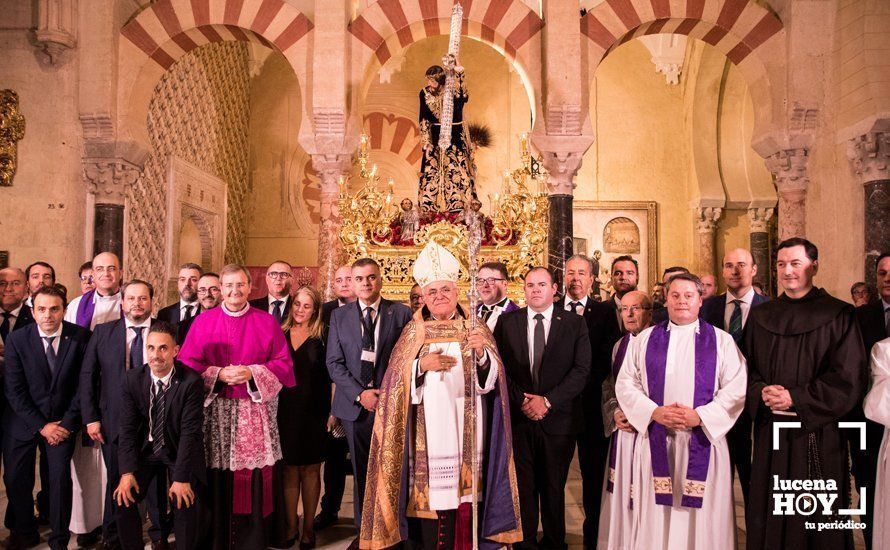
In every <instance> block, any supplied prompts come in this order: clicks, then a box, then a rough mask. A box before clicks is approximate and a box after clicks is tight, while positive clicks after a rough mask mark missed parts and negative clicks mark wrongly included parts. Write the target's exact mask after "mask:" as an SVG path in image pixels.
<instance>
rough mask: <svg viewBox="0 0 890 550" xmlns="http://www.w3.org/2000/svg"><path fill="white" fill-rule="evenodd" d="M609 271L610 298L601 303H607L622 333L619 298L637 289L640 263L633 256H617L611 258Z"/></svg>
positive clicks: (622, 323)
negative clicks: (610, 281) (610, 283)
mask: <svg viewBox="0 0 890 550" xmlns="http://www.w3.org/2000/svg"><path fill="white" fill-rule="evenodd" d="M609 271H610V278H611V280H612V298H611V299H609V300H606V301H605V302H603V303H605V304H606V305H608V306H609V309H611V310H612V312H613V313H614V314H615V319H616V321H617V323H618V328H619V330H620V332H621V334H622V335H623V334H624V333H625V330H624V322H623V321H622V319H621V298H623V297H624V295H625V294H627V293H628V292H633V291H634V290H637V285H639V282H640V265H639V264H638V263H637V261H636V260H635V259H634V258H633V256H628V255H625V256H618V257H617V258H615V259H614V260H612V266H611V267H610V270H609Z"/></svg>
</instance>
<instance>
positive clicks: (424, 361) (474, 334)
mask: <svg viewBox="0 0 890 550" xmlns="http://www.w3.org/2000/svg"><path fill="white" fill-rule="evenodd" d="M467 345H468V346H470V349H472V350H473V352H474V353H475V354H476V357H480V356H482V355H483V354H484V353H485V337H484V336H483V335H482V329H479V328H474V329H473V330H471V331H470V332H469V334H467ZM442 352H443V350H441V349H438V350H436V351H432V352H430V353H427V354H426V355H424V356H423V357H421V358H420V372H422V373H424V372H429V371H433V372H445V371H447V370H451V368H453V367H454V366H455V365H457V359H455V358H454V357H451V356H450V355H445V354H444V353H442Z"/></svg>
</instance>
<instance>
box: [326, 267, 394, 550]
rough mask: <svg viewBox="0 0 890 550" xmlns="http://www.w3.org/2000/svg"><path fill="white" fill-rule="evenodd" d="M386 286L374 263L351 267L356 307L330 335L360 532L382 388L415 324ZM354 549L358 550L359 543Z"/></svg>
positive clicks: (342, 313)
mask: <svg viewBox="0 0 890 550" xmlns="http://www.w3.org/2000/svg"><path fill="white" fill-rule="evenodd" d="M382 287H383V279H382V278H381V277H380V266H379V265H378V264H377V262H376V261H374V260H372V259H371V258H361V259H359V260H357V261H356V262H355V263H353V264H352V288H353V292H354V293H355V295H356V298H357V300H356V303H355V304H354V305H353V304H349V305H348V306H344V307H341V308H338V309H335V310H334V311H333V313H331V325H330V329H329V330H328V346H327V359H326V361H327V367H328V372H329V373H330V375H331V380H332V381H333V382H334V384H336V386H337V389H336V390H335V391H334V399H333V401H332V403H331V414H333V415H334V416H336V417H337V418H339V419H340V420H341V422H342V423H343V427H344V428H345V429H346V439H347V441H348V442H349V452H350V454H351V456H352V474H353V479H354V481H355V490H354V492H353V497H352V500H353V505H354V507H355V516H354V517H355V527H356V529H361V525H362V522H361V516H362V504H363V503H364V497H365V478H366V477H367V473H368V454H369V453H370V450H371V432H372V430H373V429H374V410H375V409H376V408H377V399H378V396H379V395H380V389H379V388H380V384H381V383H382V382H383V374H384V372H385V371H386V367H387V365H388V364H389V356H390V354H391V353H392V348H393V346H395V343H396V340H398V339H399V336H401V334H402V329H403V328H405V325H407V324H408V322H409V321H410V320H411V310H410V309H409V308H408V306H406V305H404V304H399V303H396V302H392V301H390V300H387V299H385V298H382V297H381V296H380V290H381V289H382ZM352 545H354V546H355V547H356V548H358V539H355V540H354V541H353V542H352Z"/></svg>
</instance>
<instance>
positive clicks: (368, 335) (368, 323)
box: [361, 307, 375, 387]
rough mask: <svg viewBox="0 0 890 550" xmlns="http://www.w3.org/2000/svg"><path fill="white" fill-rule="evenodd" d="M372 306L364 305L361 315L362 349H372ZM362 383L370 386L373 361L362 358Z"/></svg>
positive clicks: (372, 375) (372, 377) (372, 378)
mask: <svg viewBox="0 0 890 550" xmlns="http://www.w3.org/2000/svg"><path fill="white" fill-rule="evenodd" d="M374 321H375V319H374V308H372V307H366V308H365V315H364V316H363V317H362V328H363V330H362V351H363V352H365V351H374V325H375V323H374ZM361 374H362V380H361V382H362V385H364V386H365V387H371V385H372V384H373V382H374V362H373V361H365V360H364V359H363V360H362V373H361Z"/></svg>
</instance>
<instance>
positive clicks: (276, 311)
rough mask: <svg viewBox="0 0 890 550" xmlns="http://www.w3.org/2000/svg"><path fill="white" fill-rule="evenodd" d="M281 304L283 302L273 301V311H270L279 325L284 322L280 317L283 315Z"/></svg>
mask: <svg viewBox="0 0 890 550" xmlns="http://www.w3.org/2000/svg"><path fill="white" fill-rule="evenodd" d="M283 304H284V301H283V300H275V301H274V302H272V305H273V306H275V309H273V310H272V315H274V316H275V318H276V319H277V320H278V323H279V324H280V323H283V322H284V319H282V318H281V316H282V315H283V314H284V312H283V311H282V310H281V306H282V305H283Z"/></svg>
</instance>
